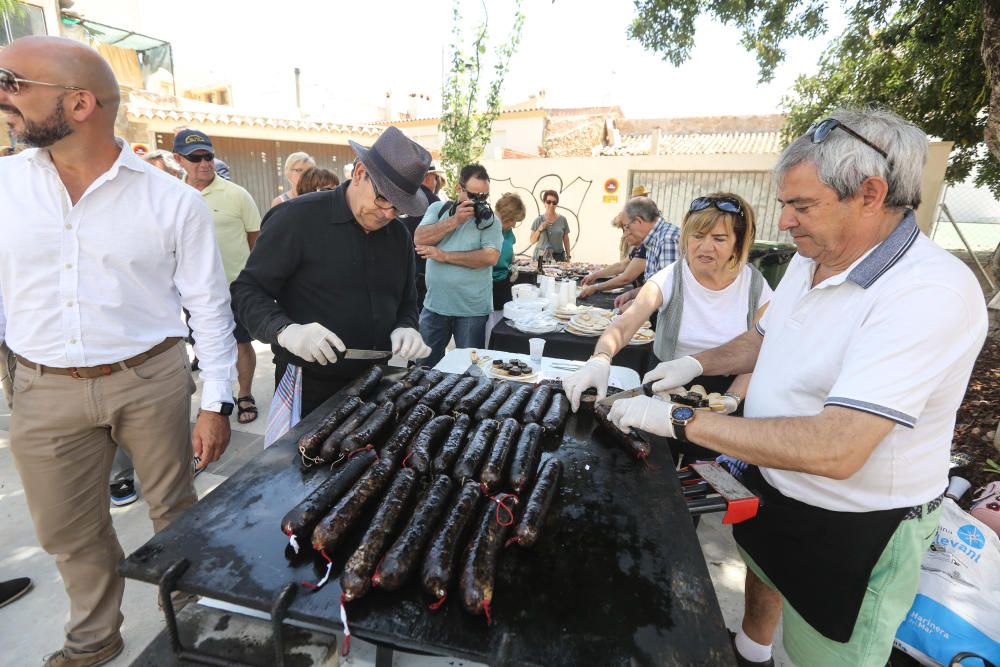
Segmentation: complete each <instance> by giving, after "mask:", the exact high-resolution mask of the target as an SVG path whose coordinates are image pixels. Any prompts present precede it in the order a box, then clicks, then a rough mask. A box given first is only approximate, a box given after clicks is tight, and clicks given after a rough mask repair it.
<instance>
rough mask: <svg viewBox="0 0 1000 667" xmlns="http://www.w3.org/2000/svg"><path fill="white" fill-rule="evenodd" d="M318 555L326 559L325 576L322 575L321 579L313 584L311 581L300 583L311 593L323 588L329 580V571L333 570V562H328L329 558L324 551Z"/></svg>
mask: <svg viewBox="0 0 1000 667" xmlns="http://www.w3.org/2000/svg"><path fill="white" fill-rule="evenodd" d="M320 554H321V555H322V556H323V558H325V559H326V574H324V575H323V578H322V579H320V580H319V581H317V582H316V583H315V584H314V583H312V582H311V581H303V582H302V585H303V586H305V587H306V588H308V589H309V590H311V591H318V590H319V589H321V588H323V586H325V585H326V582H327V581H329V579H330V571H331V570H333V561H332V560H330V557H329V556H327V555H326V551H325V550H321V551H320Z"/></svg>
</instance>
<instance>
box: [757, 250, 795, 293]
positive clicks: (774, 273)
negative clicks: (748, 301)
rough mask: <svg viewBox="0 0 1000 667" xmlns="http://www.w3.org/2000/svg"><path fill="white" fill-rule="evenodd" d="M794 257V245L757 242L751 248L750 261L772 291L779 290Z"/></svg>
mask: <svg viewBox="0 0 1000 667" xmlns="http://www.w3.org/2000/svg"><path fill="white" fill-rule="evenodd" d="M793 255H795V244H793V243H774V242H771V241H756V242H755V243H754V244H753V247H751V248H750V255H749V261H750V263H751V264H753V265H754V266H756V267H757V270H758V271H760V272H761V274H763V276H764V279H765V280H766V281H767V284H768V285H770V286H771V289H777V287H778V283H779V282H781V277H782V276H783V275H785V269H787V268H788V263H789V262H790V261H792V256H793Z"/></svg>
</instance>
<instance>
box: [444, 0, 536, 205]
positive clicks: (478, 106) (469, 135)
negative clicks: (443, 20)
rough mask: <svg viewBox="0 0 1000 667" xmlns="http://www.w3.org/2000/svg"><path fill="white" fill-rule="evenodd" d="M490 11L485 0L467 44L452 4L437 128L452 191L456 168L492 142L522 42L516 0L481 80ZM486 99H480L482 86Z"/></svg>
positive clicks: (456, 181)
mask: <svg viewBox="0 0 1000 667" xmlns="http://www.w3.org/2000/svg"><path fill="white" fill-rule="evenodd" d="M488 26H489V16H488V14H487V13H486V5H485V3H484V4H483V22H482V24H480V25H479V26H478V27H477V28H476V29H475V38H474V39H473V41H472V43H471V45H466V38H465V30H464V29H463V23H462V16H461V13H460V11H459V2H458V0H455V3H454V6H453V8H452V43H451V51H452V58H451V71H450V72H449V74H448V77H447V79H446V80H445V82H444V85H443V88H442V93H441V107H442V109H441V118H440V121H439V123H438V129H439V130H440V131H441V133H442V134H444V137H445V139H444V144H443V145H442V146H441V163H442V166H443V168H444V171H445V173H446V174H447V176H448V188H449V191H450V192H451V193H452V195H454V188H455V185H456V184H457V183H458V173H459V172H460V171H461V169H462V167H464V166H465V165H467V164H469V163H471V162H474V161H476V160H477V159H479V156H480V155H482V153H483V149H485V148H486V145H487V144H489V142H490V137H491V136H492V134H493V121H495V120H496V119H497V117H498V116H499V115H500V105H501V100H500V93H501V91H502V89H503V82H504V78H505V77H506V76H507V70H508V69H509V66H510V59H511V57H512V56H513V55H514V53H515V52H516V51H517V47H518V44H520V42H521V30H522V28H523V27H524V14H523V13H522V12H521V0H516V3H515V15H514V24H513V27H512V28H511V33H510V35H509V36H508V38H507V39H506V41H504V42H502V43H501V44H499V45H498V46H497V47H496V49H495V50H494V59H493V64H492V70H493V79H492V81H490V82H489V83H486V82H485V81H483V78H484V75H485V73H484V69H487V68H488V67H489V66H488V64H487V63H486V62H485V60H486V55H487V36H488V35H487V28H488ZM484 88H485V89H486V99H485V100H480V99H479V98H480V95H481V94H482V92H483V89H484Z"/></svg>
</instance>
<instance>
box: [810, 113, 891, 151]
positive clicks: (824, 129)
mask: <svg viewBox="0 0 1000 667" xmlns="http://www.w3.org/2000/svg"><path fill="white" fill-rule="evenodd" d="M838 127H839V128H840V129H842V130H843V131H844V132H847V133H848V134H849V135H851V136H852V137H854V138H855V139H857V140H858V141H860V142H861V143H863V144H865V145H866V146H868V147H869V148H871V149H872V150H873V151H875V152H876V153H878V154H879V155H881V156H882V157H884V158H885V159H886V160H888V159H889V154H888V153H886V152H885V151H884V150H882V149H881V148H879V147H878V146H876V145H875V144H873V143H872V142H870V141H868V140H867V139H865V138H864V137H863V136H861V135H860V134H858V133H857V132H855V131H854V130H852V129H851V128H849V127H847V126H846V125H844V124H843V123H842V122H841V121H839V120H837V119H836V118H827V119H826V120H821V121H820V122H818V123H813V124H812V125H810V126H809V129H808V130H806V136H807V137H809V138H810V139H812V142H813V143H814V144H821V143H823V142H824V141H826V138H827V137H829V136H830V133H831V132H833V131H834V130H836V129H837V128H838Z"/></svg>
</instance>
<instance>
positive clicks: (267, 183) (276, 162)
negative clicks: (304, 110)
mask: <svg viewBox="0 0 1000 667" xmlns="http://www.w3.org/2000/svg"><path fill="white" fill-rule="evenodd" d="M209 136H210V137H211V139H212V145H213V146H214V147H215V153H216V155H218V156H219V157H220V158H222V159H223V160H225V161H226V164H228V165H229V173H230V175H231V177H232V181H233V183H236V184H237V185H242V186H243V187H244V188H246V189H247V191H248V192H250V194H251V195H252V196H253V199H254V201H255V202H257V208H259V209H260V213H261V215H263V214H264V213H266V212H267V210H268V209H269V208H271V200H272V199H274V198H275V197H277V196H278V195H279V194H281V193H282V192H284V191H285V188H286V187H287V182H286V181H285V175H284V173H283V171H284V168H285V158H286V157H288V156H289V155H290V154H292V153H294V152H296V151H305V152H306V153H309V155H312V156H313V158H315V160H316V165H317V166H319V167H325V168H327V169H331V170H333V171H334V172H335V173H336V174H337V177H338V178H340V179H343V177H344V165H345V164H350V163H351V162H353V161H354V151H352V150H351V148H350V146H339V145H334V144H313V143H305V142H292V141H268V140H266V139H233V138H231V137H212V136H211V135H209ZM173 145H174V135H173V134H168V133H163V132H157V133H156V147H157V148H162V149H164V150H168V151H169V150H171V149H172V148H173Z"/></svg>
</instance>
